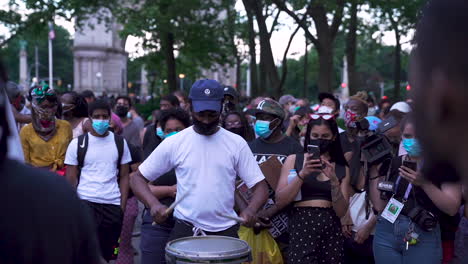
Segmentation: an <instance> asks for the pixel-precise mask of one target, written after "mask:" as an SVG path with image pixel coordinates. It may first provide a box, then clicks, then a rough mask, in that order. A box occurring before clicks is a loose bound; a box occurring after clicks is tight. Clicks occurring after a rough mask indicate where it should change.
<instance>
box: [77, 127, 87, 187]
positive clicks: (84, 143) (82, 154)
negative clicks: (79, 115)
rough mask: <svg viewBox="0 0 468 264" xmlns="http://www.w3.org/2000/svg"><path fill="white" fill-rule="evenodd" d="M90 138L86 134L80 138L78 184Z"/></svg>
mask: <svg viewBox="0 0 468 264" xmlns="http://www.w3.org/2000/svg"><path fill="white" fill-rule="evenodd" d="M88 143H89V136H88V133H85V134H83V135H81V136H79V137H78V147H77V160H78V176H77V177H78V182H79V181H80V174H81V168H83V166H84V159H85V156H86V151H87V150H88Z"/></svg>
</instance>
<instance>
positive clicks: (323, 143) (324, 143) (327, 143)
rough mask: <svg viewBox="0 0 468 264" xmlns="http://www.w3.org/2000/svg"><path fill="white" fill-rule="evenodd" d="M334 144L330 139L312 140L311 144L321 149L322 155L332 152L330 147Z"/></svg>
mask: <svg viewBox="0 0 468 264" xmlns="http://www.w3.org/2000/svg"><path fill="white" fill-rule="evenodd" d="M332 143H333V140H330V139H311V140H310V142H309V144H310V145H316V146H318V147H319V149H320V154H324V153H327V152H328V151H329V150H330V147H331V145H332Z"/></svg>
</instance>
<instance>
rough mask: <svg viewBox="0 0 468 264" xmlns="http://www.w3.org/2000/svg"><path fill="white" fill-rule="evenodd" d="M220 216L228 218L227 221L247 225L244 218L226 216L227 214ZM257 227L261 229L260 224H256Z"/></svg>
mask: <svg viewBox="0 0 468 264" xmlns="http://www.w3.org/2000/svg"><path fill="white" fill-rule="evenodd" d="M219 216H221V217H224V218H227V219H231V220H234V221H236V222H237V223H239V224H244V223H245V219H244V218H242V217H237V216H231V215H226V214H221V213H220V214H219ZM255 227H260V223H255Z"/></svg>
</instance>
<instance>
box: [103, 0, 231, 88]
mask: <svg viewBox="0 0 468 264" xmlns="http://www.w3.org/2000/svg"><path fill="white" fill-rule="evenodd" d="M229 4H231V3H229V1H216V0H208V1H207V0H187V1H171V0H159V1H136V3H134V6H131V7H125V6H122V5H116V6H114V7H113V8H112V9H111V10H112V13H113V14H115V16H116V17H117V20H118V21H119V22H120V23H121V24H123V25H124V29H123V32H122V34H124V35H135V36H138V37H142V38H144V43H143V47H144V48H145V49H147V50H150V51H151V52H154V53H156V54H159V55H160V56H162V57H163V58H164V60H165V64H166V68H167V78H166V79H167V82H168V85H169V90H170V91H174V90H176V89H177V76H176V72H177V71H176V64H177V63H176V56H175V55H176V53H178V56H179V57H180V56H182V57H184V58H185V59H186V60H191V62H192V67H194V68H197V69H201V68H205V69H209V68H213V67H215V66H214V65H224V64H226V63H229V62H230V61H229V58H230V57H232V56H229V55H228V54H232V45H231V42H230V41H232V40H230V38H229V32H228V31H227V30H226V28H228V25H227V22H228V20H227V19H224V18H226V17H227V14H226V9H227V7H226V5H229ZM135 6H136V7H135ZM220 14H222V15H220ZM223 15H225V16H224V17H222V16H223Z"/></svg>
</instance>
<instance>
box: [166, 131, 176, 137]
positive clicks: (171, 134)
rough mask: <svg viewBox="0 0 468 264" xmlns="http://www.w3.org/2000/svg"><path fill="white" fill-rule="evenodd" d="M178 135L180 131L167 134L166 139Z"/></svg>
mask: <svg viewBox="0 0 468 264" xmlns="http://www.w3.org/2000/svg"><path fill="white" fill-rule="evenodd" d="M177 133H179V131H174V132H171V133H169V134H165V135H164V138H168V137H170V136H173V135H175V134H177Z"/></svg>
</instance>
